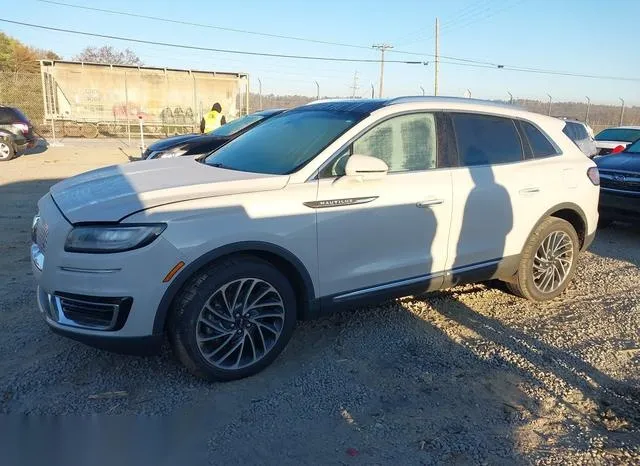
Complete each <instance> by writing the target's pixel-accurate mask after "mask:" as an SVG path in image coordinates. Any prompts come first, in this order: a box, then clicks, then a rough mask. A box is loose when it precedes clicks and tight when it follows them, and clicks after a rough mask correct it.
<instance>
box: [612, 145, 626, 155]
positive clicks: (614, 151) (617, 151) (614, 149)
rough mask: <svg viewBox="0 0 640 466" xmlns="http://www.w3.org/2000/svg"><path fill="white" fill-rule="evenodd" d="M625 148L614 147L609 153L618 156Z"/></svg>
mask: <svg viewBox="0 0 640 466" xmlns="http://www.w3.org/2000/svg"><path fill="white" fill-rule="evenodd" d="M624 147H625V146H616V147H614V148H613V150H612V151H611V153H612V154H618V153H620V152H622V151H623V150H624Z"/></svg>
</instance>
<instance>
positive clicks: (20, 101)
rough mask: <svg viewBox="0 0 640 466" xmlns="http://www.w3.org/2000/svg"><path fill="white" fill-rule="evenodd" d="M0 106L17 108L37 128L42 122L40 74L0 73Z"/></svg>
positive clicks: (42, 102)
mask: <svg viewBox="0 0 640 466" xmlns="http://www.w3.org/2000/svg"><path fill="white" fill-rule="evenodd" d="M0 104H1V105H8V106H11V107H19V108H20V109H21V110H22V111H23V112H24V113H25V114H26V115H28V117H29V119H31V121H32V122H33V124H34V125H36V126H39V125H40V124H41V123H42V122H43V121H44V99H43V95H42V80H41V77H40V73H12V72H0Z"/></svg>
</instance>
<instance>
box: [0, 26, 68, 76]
mask: <svg viewBox="0 0 640 466" xmlns="http://www.w3.org/2000/svg"><path fill="white" fill-rule="evenodd" d="M41 59H53V60H60V56H59V55H58V54H56V53H55V52H53V51H51V50H43V49H37V48H34V47H30V46H28V45H25V44H23V43H22V42H20V41H19V40H17V39H14V38H13V37H10V36H8V35H6V34H4V33H3V32H0V71H9V72H14V73H34V72H37V71H38V70H39V69H40V66H39V64H38V60H41Z"/></svg>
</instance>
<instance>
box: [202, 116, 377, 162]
mask: <svg viewBox="0 0 640 466" xmlns="http://www.w3.org/2000/svg"><path fill="white" fill-rule="evenodd" d="M364 116H366V114H363V113H360V112H358V113H356V112H344V111H335V110H318V109H313V108H311V107H309V108H301V109H298V110H293V111H289V112H286V113H283V114H281V115H278V116H276V117H273V118H270V119H269V120H268V121H266V122H264V123H262V124H261V125H259V126H258V127H257V128H255V129H253V130H251V131H249V132H247V133H245V134H243V135H242V136H240V137H239V138H237V139H234V140H233V141H232V142H231V143H229V144H227V145H226V146H223V147H221V148H220V149H218V151H217V152H215V153H213V154H211V155H210V156H209V157H207V158H206V159H205V160H204V163H206V164H207V165H213V166H220V167H223V168H228V169H231V170H240V171H246V172H254V173H268V174H273V175H284V174H287V173H291V172H294V171H296V170H297V169H299V168H301V167H302V166H304V165H305V164H306V163H307V162H309V161H310V160H311V159H313V158H314V157H315V156H316V155H318V154H319V153H320V152H321V151H322V150H323V149H324V148H325V147H327V146H328V145H329V144H331V143H332V142H333V141H334V140H335V139H336V138H337V137H338V136H340V135H341V134H342V133H344V132H345V131H346V130H348V129H349V128H351V127H352V126H353V125H355V124H356V123H357V122H358V121H360V120H361V119H362V118H363V117H364Z"/></svg>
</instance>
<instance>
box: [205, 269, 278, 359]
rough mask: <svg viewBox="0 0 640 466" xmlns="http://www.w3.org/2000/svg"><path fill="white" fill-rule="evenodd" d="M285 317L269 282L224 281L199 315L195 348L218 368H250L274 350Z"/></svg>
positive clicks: (244, 279) (247, 279)
mask: <svg viewBox="0 0 640 466" xmlns="http://www.w3.org/2000/svg"><path fill="white" fill-rule="evenodd" d="M284 318H285V309H284V302H283V300H282V297H281V296H280V293H278V291H277V290H276V289H275V288H274V287H273V285H271V284H270V283H268V282H266V281H264V280H261V279H258V278H242V279H238V280H233V281H230V282H227V283H225V284H224V285H222V286H221V287H220V288H218V289H217V290H216V291H215V292H214V293H213V294H212V295H211V297H210V298H209V299H208V300H207V301H206V303H205V304H204V306H203V307H202V310H201V311H200V314H199V315H198V320H197V323H196V342H197V345H198V349H199V351H200V354H201V355H202V356H203V357H204V358H205V359H206V360H207V362H208V363H209V364H211V365H213V366H215V367H217V368H220V369H226V370H237V369H242V368H244V367H248V366H251V365H253V364H255V363H256V362H258V361H260V360H261V359H262V358H264V356H265V355H266V354H267V353H269V351H270V350H271V349H272V348H273V347H274V345H275V344H276V342H277V341H278V338H279V337H280V334H281V333H282V329H283V326H284Z"/></svg>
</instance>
